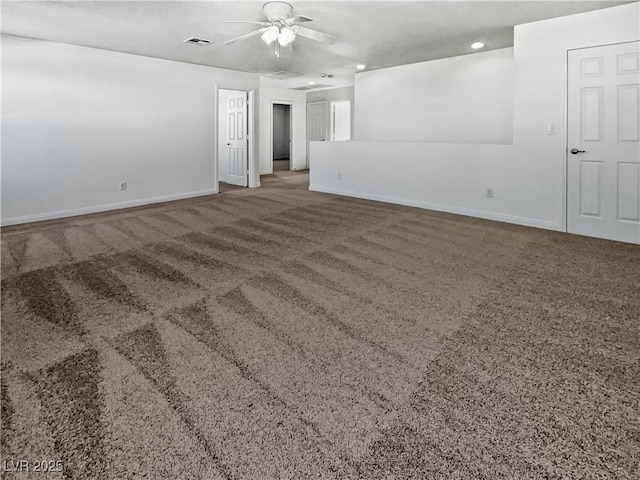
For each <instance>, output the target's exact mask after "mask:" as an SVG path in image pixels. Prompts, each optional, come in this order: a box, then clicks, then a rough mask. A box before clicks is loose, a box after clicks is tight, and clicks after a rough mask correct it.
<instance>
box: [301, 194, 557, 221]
mask: <svg viewBox="0 0 640 480" xmlns="http://www.w3.org/2000/svg"><path fill="white" fill-rule="evenodd" d="M309 190H310V191H312V192H321V193H331V194H334V195H343V196H347V197H355V198H364V199H366V200H374V201H378V202H385V203H393V204H397V205H405V206H407V207H417V208H424V209H426V210H435V211H437V212H445V213H453V214H456V215H465V216H467V217H476V218H482V219H485V220H494V221H497V222H505V223H513V224H515V225H524V226H526V227H536V228H543V229H545V230H555V231H559V232H562V231H563V229H562V225H561V224H559V223H554V222H546V221H544V220H536V219H535V218H526V217H518V216H515V215H506V214H502V213H492V212H485V211H483V210H475V209H472V208H462V207H452V206H448V205H440V204H436V203H429V202H421V201H417V200H408V199H405V198H398V197H392V196H388V195H377V194H375V193H366V192H356V191H353V190H339V189H336V188H327V187H317V186H314V185H310V186H309Z"/></svg>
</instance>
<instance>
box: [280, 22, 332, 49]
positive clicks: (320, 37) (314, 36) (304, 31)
mask: <svg viewBox="0 0 640 480" xmlns="http://www.w3.org/2000/svg"><path fill="white" fill-rule="evenodd" d="M291 30H293V31H294V33H296V34H298V35H300V36H301V37H305V38H310V39H311V40H315V41H316V42H322V43H326V44H327V45H333V44H334V43H336V37H334V36H333V35H329V34H328V33H322V32H318V31H317V30H311V29H310V28H307V27H302V26H300V25H292V26H291Z"/></svg>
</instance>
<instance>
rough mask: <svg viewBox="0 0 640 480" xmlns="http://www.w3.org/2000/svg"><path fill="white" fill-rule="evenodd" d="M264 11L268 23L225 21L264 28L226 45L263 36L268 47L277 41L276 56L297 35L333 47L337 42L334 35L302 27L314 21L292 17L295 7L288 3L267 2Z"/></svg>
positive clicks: (303, 17)
mask: <svg viewBox="0 0 640 480" xmlns="http://www.w3.org/2000/svg"><path fill="white" fill-rule="evenodd" d="M262 11H263V12H264V15H265V17H267V21H264V22H253V21H245V20H227V21H225V23H251V24H254V25H260V26H261V27H262V28H259V29H258V30H254V31H253V32H249V33H247V34H245V35H241V36H239V37H236V38H233V39H231V40H228V41H226V42H224V44H225V45H230V44H232V43H235V42H237V41H239V40H244V39H246V38H251V37H255V36H256V35H261V38H262V40H263V41H264V42H265V43H266V44H267V45H271V44H272V43H273V42H276V41H277V42H276V55H279V47H286V46H287V45H289V44H291V42H293V41H294V40H295V38H296V36H297V35H300V36H301V37H305V38H309V39H311V40H315V41H316V42H321V43H326V44H328V45H332V44H333V43H335V41H336V37H334V36H333V35H329V34H328V33H322V32H318V31H317V30H311V29H310V28H307V27H303V26H302V25H300V23H306V22H312V21H313V19H312V18H309V17H305V16H304V15H296V16H291V14H292V12H293V7H292V6H291V5H290V4H289V3H287V2H267V3H265V4H264V5H263V6H262Z"/></svg>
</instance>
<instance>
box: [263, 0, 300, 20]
mask: <svg viewBox="0 0 640 480" xmlns="http://www.w3.org/2000/svg"><path fill="white" fill-rule="evenodd" d="M262 10H263V11H264V14H265V16H266V17H267V18H268V19H269V21H271V22H273V21H275V20H286V19H287V18H289V17H290V16H291V12H293V6H292V5H291V4H290V3H287V2H267V3H265V4H264V5H263V6H262Z"/></svg>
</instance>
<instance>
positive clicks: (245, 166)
mask: <svg viewBox="0 0 640 480" xmlns="http://www.w3.org/2000/svg"><path fill="white" fill-rule="evenodd" d="M249 98H250V94H249V92H245V91H242V90H223V89H220V90H218V181H219V182H223V183H227V184H229V185H237V186H239V187H246V186H248V185H249V161H250V156H249V155H250V154H249V142H248V137H249V132H248V130H249V125H250V123H249Z"/></svg>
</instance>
